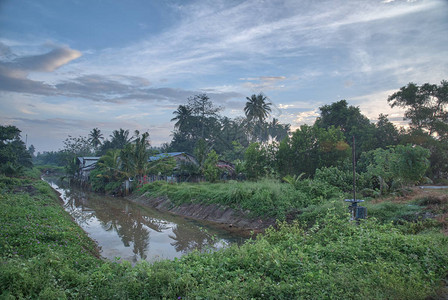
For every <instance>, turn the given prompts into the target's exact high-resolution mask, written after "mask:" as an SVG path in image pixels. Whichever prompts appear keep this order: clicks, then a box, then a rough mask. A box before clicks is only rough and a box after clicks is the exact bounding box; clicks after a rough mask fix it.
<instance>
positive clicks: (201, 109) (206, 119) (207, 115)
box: [188, 94, 222, 139]
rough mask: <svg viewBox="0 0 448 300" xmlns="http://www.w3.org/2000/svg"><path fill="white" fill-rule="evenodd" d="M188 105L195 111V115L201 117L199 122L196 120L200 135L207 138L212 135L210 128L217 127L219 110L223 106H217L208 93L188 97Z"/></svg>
mask: <svg viewBox="0 0 448 300" xmlns="http://www.w3.org/2000/svg"><path fill="white" fill-rule="evenodd" d="M188 107H189V108H190V109H191V111H192V112H193V115H194V116H196V118H197V119H199V120H198V121H199V122H196V124H197V125H198V128H199V132H200V133H199V137H200V138H202V139H206V138H207V137H208V136H209V135H210V134H209V133H210V129H211V128H212V127H216V123H217V121H218V119H219V115H218V112H220V111H221V110H222V107H220V106H215V105H214V104H213V102H212V101H211V100H210V98H209V97H208V96H207V95H206V94H199V95H195V96H193V97H190V98H188ZM207 129H208V130H207Z"/></svg>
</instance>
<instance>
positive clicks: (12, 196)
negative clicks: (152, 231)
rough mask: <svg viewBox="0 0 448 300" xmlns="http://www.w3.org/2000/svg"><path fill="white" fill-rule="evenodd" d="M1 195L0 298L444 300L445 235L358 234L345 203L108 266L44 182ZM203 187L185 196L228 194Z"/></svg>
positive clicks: (242, 189) (388, 227)
mask: <svg viewBox="0 0 448 300" xmlns="http://www.w3.org/2000/svg"><path fill="white" fill-rule="evenodd" d="M284 186H285V187H280V186H276V185H274V184H272V186H270V185H268V187H269V188H273V191H270V192H269V193H271V196H270V197H272V199H277V198H273V197H281V193H285V195H287V194H286V193H291V194H294V190H293V191H291V190H288V187H287V185H284ZM227 187H228V186H227ZM231 187H232V188H231V189H229V188H227V190H228V191H227V194H230V195H233V196H232V198H230V199H229V198H227V201H229V202H228V203H229V204H235V203H236V204H238V205H241V201H242V202H243V203H245V202H244V198H245V197H248V196H250V195H252V196H251V197H254V195H256V194H263V193H267V192H266V190H265V189H264V188H261V187H260V188H258V187H256V186H255V184H252V183H247V184H242V185H238V184H236V183H235V185H233V186H232V185H231ZM0 188H1V189H2V193H1V195H0V245H2V246H1V248H0V258H1V259H0V298H5V299H15V298H41V299H64V298H68V299H218V298H219V299H251V298H254V299H258V298H269V299H322V298H327V299H328V298H330V299H425V298H427V297H434V298H437V297H442V295H441V294H440V291H441V290H442V284H441V283H442V280H443V279H445V278H446V275H447V273H448V238H447V237H446V236H444V235H443V234H440V233H435V232H429V233H424V234H409V232H408V231H407V230H403V228H402V227H397V226H395V225H394V224H393V223H387V224H382V223H381V222H379V221H376V220H374V219H372V220H366V221H364V222H361V224H360V225H359V226H357V225H355V224H354V223H350V222H348V216H347V215H346V214H345V213H343V211H344V207H345V204H341V203H340V202H335V201H325V200H322V199H320V200H319V201H321V202H319V201H317V202H316V203H315V204H312V203H311V204H309V205H307V206H306V207H305V208H303V209H302V211H301V214H299V215H298V217H301V218H303V221H304V222H305V221H307V220H309V221H311V220H313V222H312V224H313V225H312V226H311V227H309V228H307V226H303V225H302V224H299V222H295V223H292V224H286V223H280V224H279V226H278V229H276V230H274V229H269V230H267V231H266V233H265V234H263V235H258V236H257V239H256V240H251V241H248V242H246V243H245V244H243V245H241V246H231V247H230V248H227V249H224V250H222V251H217V252H212V253H199V252H193V253H191V254H189V255H185V256H183V257H182V258H180V259H176V260H174V261H161V262H156V263H154V264H149V263H146V262H142V263H139V264H137V265H136V266H131V264H130V263H127V262H125V263H121V264H119V263H115V262H106V261H102V260H99V259H98V258H97V257H96V256H95V253H96V252H95V244H94V243H92V242H91V241H90V240H89V239H88V238H87V236H86V235H85V233H84V232H83V231H82V230H81V229H80V228H79V227H77V226H76V225H75V224H74V223H73V222H72V221H71V219H70V218H69V216H68V215H67V213H66V212H65V211H64V210H63V209H62V207H61V206H60V205H59V203H58V199H57V197H56V195H55V194H54V192H53V191H52V190H51V189H50V187H49V186H48V185H47V184H46V183H44V182H41V181H38V180H33V179H24V178H22V179H17V178H6V177H0ZM202 188H204V186H202V185H195V186H193V187H191V189H189V190H188V191H183V193H185V194H188V193H190V195H194V197H191V196H190V199H191V201H197V199H200V200H201V201H210V202H211V203H214V202H213V201H217V199H221V198H222V197H224V195H225V194H226V193H225V188H224V186H220V185H219V184H218V185H216V188H215V189H213V185H205V188H206V189H207V190H208V192H207V196H205V195H202V193H201V189H202ZM283 188H284V190H283ZM212 190H214V193H212ZM170 191H171V192H172V193H174V194H177V193H182V192H181V191H177V190H170ZM302 192H303V191H302ZM269 193H267V194H269ZM213 195H215V197H212V196H213ZM199 197H200V198H199ZM202 197H203V198H202ZM288 197H292V196H288ZM317 198H318V197H317ZM224 199H225V197H224ZM235 199H237V200H235ZM254 199H258V201H261V200H260V199H264V200H263V201H267V200H266V199H268V198H267V197H266V196H255V197H254ZM248 201H255V200H248ZM285 201H286V200H285ZM291 201H292V200H291ZM297 201H300V199H299V200H297ZM421 201H422V203H423V201H424V200H421ZM425 201H429V202H430V205H434V202H437V201H435V200H425ZM248 203H250V202H248ZM285 203H286V202H285ZM292 203H294V202H292ZM298 203H299V204H300V202H298ZM319 203H321V204H322V205H320V204H319ZM425 203H426V204H424V205H428V203H427V202H425ZM299 204H296V205H297V207H299ZM415 205H419V204H418V203H416V204H415ZM422 205H423V204H422ZM437 205H439V204H437ZM388 209H389V208H388V207H386V206H383V207H382V208H381V209H379V211H382V210H388ZM285 211H286V210H285ZM398 211H399V210H398Z"/></svg>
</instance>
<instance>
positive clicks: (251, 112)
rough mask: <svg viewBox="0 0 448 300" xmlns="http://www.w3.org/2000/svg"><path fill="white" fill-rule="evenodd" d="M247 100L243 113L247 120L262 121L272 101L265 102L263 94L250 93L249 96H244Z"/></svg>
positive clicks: (267, 113) (269, 109)
mask: <svg viewBox="0 0 448 300" xmlns="http://www.w3.org/2000/svg"><path fill="white" fill-rule="evenodd" d="M246 99H247V102H246V106H245V107H244V113H245V114H246V118H247V120H248V121H249V122H251V121H255V122H256V123H263V122H264V120H265V119H266V118H267V117H268V116H269V114H270V112H271V107H270V106H271V105H272V103H270V102H266V99H267V98H266V96H264V95H263V94H261V93H260V94H258V95H255V94H254V95H252V96H251V97H250V98H249V97H246Z"/></svg>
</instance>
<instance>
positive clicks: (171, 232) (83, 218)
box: [46, 178, 242, 263]
mask: <svg viewBox="0 0 448 300" xmlns="http://www.w3.org/2000/svg"><path fill="white" fill-rule="evenodd" d="M46 180H47V181H48V182H49V183H50V184H51V186H52V187H53V188H54V189H56V190H57V191H58V192H59V193H61V198H62V200H63V202H64V208H65V210H66V211H67V212H68V213H70V215H71V216H72V217H73V218H74V220H75V221H76V222H77V223H78V224H79V226H81V227H82V228H83V229H84V230H85V231H86V232H87V233H88V234H89V235H90V237H91V238H93V239H94V240H96V241H97V242H98V245H99V246H100V247H101V249H102V250H101V255H102V256H103V257H105V258H108V259H115V257H120V258H121V259H123V260H128V261H131V262H133V263H135V262H137V261H139V260H142V259H143V260H148V261H154V260H158V259H164V258H166V259H172V258H174V257H180V256H181V255H182V254H185V253H188V252H191V251H193V250H194V249H197V250H200V251H204V250H209V249H210V250H217V249H220V248H223V247H226V246H227V245H229V244H230V243H232V242H241V241H242V238H241V237H235V236H231V235H230V233H227V232H223V231H219V230H218V229H215V228H213V227H210V226H207V225H205V224H202V223H198V222H195V221H191V220H186V219H184V218H182V217H177V216H173V215H171V214H166V213H161V212H159V211H156V210H153V209H150V208H147V207H142V206H140V205H137V204H135V203H132V202H130V201H128V200H125V199H123V198H114V197H107V196H102V195H97V194H93V193H88V192H85V191H82V190H80V189H77V188H67V187H64V188H62V187H61V186H62V185H61V184H59V183H56V182H55V181H53V180H50V179H48V178H47V179H46ZM58 184H59V185H58Z"/></svg>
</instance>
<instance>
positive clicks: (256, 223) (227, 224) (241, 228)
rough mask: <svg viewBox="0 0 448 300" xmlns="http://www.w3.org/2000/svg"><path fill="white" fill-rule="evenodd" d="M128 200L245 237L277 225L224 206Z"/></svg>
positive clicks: (140, 198) (155, 199)
mask: <svg viewBox="0 0 448 300" xmlns="http://www.w3.org/2000/svg"><path fill="white" fill-rule="evenodd" d="M126 198H127V199H129V200H130V201H133V202H136V203H138V204H141V205H145V206H149V207H152V208H155V209H157V210H160V211H163V212H169V213H172V214H175V215H179V216H183V217H187V218H192V219H196V220H202V221H208V222H213V223H215V225H216V226H218V227H220V228H223V229H225V230H228V231H230V232H234V233H238V234H240V235H244V236H251V235H256V234H258V233H260V232H263V231H264V230H265V229H266V228H268V227H269V226H274V225H275V219H272V218H270V219H262V218H253V217H250V215H249V212H248V211H242V210H236V209H233V208H230V207H227V206H224V205H218V204H201V203H183V204H181V205H178V206H176V205H175V204H174V203H173V202H171V201H170V199H168V198H167V197H151V196H149V195H148V194H143V195H139V196H136V195H131V196H128V197H126Z"/></svg>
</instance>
